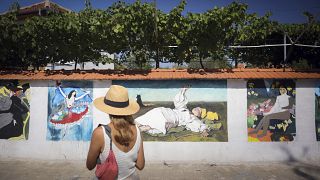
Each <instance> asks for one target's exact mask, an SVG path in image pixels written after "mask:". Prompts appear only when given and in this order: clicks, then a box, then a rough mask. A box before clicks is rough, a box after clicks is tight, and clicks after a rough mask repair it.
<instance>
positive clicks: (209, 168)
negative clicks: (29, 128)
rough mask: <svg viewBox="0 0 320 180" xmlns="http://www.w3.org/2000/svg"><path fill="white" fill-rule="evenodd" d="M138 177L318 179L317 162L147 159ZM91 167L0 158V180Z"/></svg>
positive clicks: (69, 176) (83, 175)
mask: <svg viewBox="0 0 320 180" xmlns="http://www.w3.org/2000/svg"><path fill="white" fill-rule="evenodd" d="M139 174H140V178H141V179H142V180H143V179H151V180H161V179H166V180H167V179H197V180H198V179H199V180H201V179H219V180H229V179H231V180H256V179H259V180H264V179H265V180H275V179H283V180H287V179H290V180H295V179H297V180H299V179H301V180H303V179H308V180H316V179H320V163H317V162H312V163H303V162H296V161H291V162H282V163H270V162H269V163H236V164H235V163H233V164H231V163H229V164H222V163H221V164H214V163H212V164H199V163H192V162H188V163H183V164H182V163H167V162H162V163H147V164H146V166H145V169H143V170H142V171H140V172H139ZM93 176H94V171H88V170H87V169H86V168H85V161H58V160H54V161H44V160H30V159H20V160H12V159H1V160H0V179H1V180H7V179H8V180H16V179H17V180H20V179H23V180H29V179H32V180H34V179H35V180H37V179H45V180H51V179H53V180H80V179H81V180H82V179H93Z"/></svg>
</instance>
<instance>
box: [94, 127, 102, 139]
mask: <svg viewBox="0 0 320 180" xmlns="http://www.w3.org/2000/svg"><path fill="white" fill-rule="evenodd" d="M100 137H103V129H102V127H97V128H95V129H94V130H93V133H92V139H99V138H100Z"/></svg>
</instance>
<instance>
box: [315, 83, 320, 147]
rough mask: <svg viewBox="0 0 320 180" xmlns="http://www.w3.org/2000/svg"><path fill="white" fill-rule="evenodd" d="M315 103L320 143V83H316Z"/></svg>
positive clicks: (317, 132)
mask: <svg viewBox="0 0 320 180" xmlns="http://www.w3.org/2000/svg"><path fill="white" fill-rule="evenodd" d="M315 101H316V102H315V117H316V118H315V121H316V135H317V141H320V81H317V82H316V89H315Z"/></svg>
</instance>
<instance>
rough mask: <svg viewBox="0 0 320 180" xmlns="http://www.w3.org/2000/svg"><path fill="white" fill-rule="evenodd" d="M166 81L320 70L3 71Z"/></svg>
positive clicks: (314, 75)
mask: <svg viewBox="0 0 320 180" xmlns="http://www.w3.org/2000/svg"><path fill="white" fill-rule="evenodd" d="M1 79H2V80H4V79H21V80H144V79H146V80H149V79H150V80H165V79H320V70H308V71H295V70H292V69H285V70H283V69H244V68H239V69H216V70H192V69H184V70H176V69H154V70H90V71H79V70H78V71H66V70H64V71H63V70H60V71H48V70H47V71H38V72H33V71H14V72H13V71H0V80H1Z"/></svg>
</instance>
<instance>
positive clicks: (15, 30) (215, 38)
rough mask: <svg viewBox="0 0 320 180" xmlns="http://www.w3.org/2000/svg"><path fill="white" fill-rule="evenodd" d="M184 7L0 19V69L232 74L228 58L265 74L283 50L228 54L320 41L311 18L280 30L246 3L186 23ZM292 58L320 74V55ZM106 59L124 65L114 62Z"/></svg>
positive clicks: (117, 7) (300, 51)
mask: <svg viewBox="0 0 320 180" xmlns="http://www.w3.org/2000/svg"><path fill="white" fill-rule="evenodd" d="M186 3H187V2H186V1H185V0H182V1H181V2H180V4H179V5H178V6H177V7H175V8H173V9H172V10H171V11H170V12H169V13H167V14H166V13H164V12H162V11H160V10H159V9H157V8H156V6H155V4H150V3H142V2H141V1H135V2H134V3H132V4H126V3H124V2H123V1H119V2H116V3H114V4H113V5H112V6H110V7H108V8H106V9H105V10H99V9H93V8H92V7H91V1H90V0H85V9H84V10H82V11H80V12H79V13H66V14H55V13H53V12H52V13H50V14H49V15H48V16H42V17H32V18H29V19H27V20H26V21H24V22H23V23H21V22H18V21H17V17H16V15H17V12H18V11H15V12H11V13H8V14H5V15H1V16H0V66H1V68H14V67H20V68H22V69H24V68H27V67H28V66H33V67H34V68H40V67H43V66H45V65H46V64H47V63H57V62H61V63H67V62H75V63H76V64H77V63H81V62H85V61H92V62H94V63H99V62H102V63H106V62H108V63H110V62H114V63H115V64H116V67H118V68H130V69H131V68H132V69H136V68H139V69H149V68H151V66H152V65H151V63H150V62H151V61H155V64H156V67H158V66H159V63H160V62H163V63H166V62H173V63H176V64H189V67H192V68H228V67H229V64H228V63H226V61H225V60H224V58H225V57H229V58H232V59H233V60H235V62H236V64H237V63H238V62H244V63H247V64H250V65H252V66H259V67H261V66H265V65H266V64H267V63H272V64H274V65H279V64H281V63H283V62H282V61H283V47H270V48H269V47H268V48H250V49H232V48H228V46H230V45H258V44H275V43H282V42H283V33H284V32H286V33H287V35H288V36H289V37H290V38H291V39H293V40H297V41H296V42H295V43H301V44H315V43H318V42H319V40H320V25H319V22H316V21H315V18H314V16H313V15H312V14H310V13H305V15H306V16H307V17H308V20H309V22H310V25H309V24H278V23H276V22H272V21H270V20H269V17H270V14H266V15H264V16H262V17H259V16H257V14H255V13H253V14H250V13H248V12H247V9H248V6H247V5H246V4H242V3H237V2H233V3H231V4H229V5H228V6H226V7H223V8H217V7H215V8H212V9H209V10H208V11H206V12H204V13H187V14H186V15H183V12H184V11H185V6H186ZM12 9H19V5H18V4H13V5H12ZM301 34H302V35H301ZM288 40H289V39H288ZM288 49H289V47H288ZM288 51H290V52H288V59H287V62H286V63H289V64H292V63H293V62H299V60H300V59H305V60H306V61H308V64H310V66H311V67H319V66H320V64H319V62H320V61H319V57H320V55H319V53H320V52H319V51H320V50H319V48H307V47H298V46H293V48H291V50H288ZM102 52H108V53H109V54H117V55H118V57H119V58H117V59H115V60H112V59H110V58H107V57H105V56H103V55H102ZM299 63H300V62H299ZM296 64H297V63H295V65H294V66H297V65H296ZM300 64H301V63H300ZM299 66H301V65H299Z"/></svg>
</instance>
